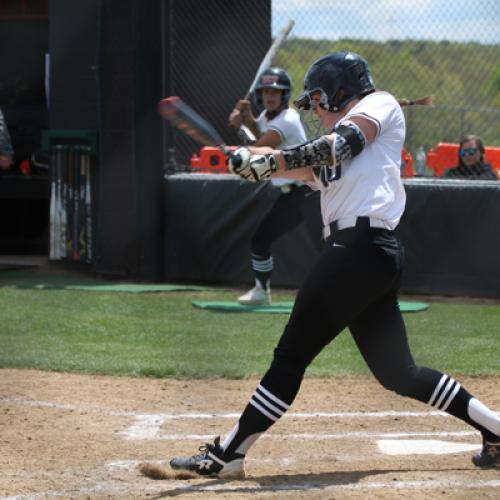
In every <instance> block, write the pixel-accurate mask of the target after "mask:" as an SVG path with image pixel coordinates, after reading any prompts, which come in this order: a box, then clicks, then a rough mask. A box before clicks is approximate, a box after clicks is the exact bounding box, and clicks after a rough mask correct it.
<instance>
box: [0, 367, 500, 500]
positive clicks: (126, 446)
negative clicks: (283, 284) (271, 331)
mask: <svg viewBox="0 0 500 500" xmlns="http://www.w3.org/2000/svg"><path fill="white" fill-rule="evenodd" d="M457 378H458V379H459V380H460V382H461V383H462V384H463V385H464V386H465V387H466V388H467V389H468V390H469V391H470V392H472V393H473V394H474V395H475V396H476V397H478V398H479V399H480V400H482V401H483V402H485V403H486V404H488V405H489V406H490V407H492V408H493V409H495V410H496V411H499V410H500V394H499V391H498V386H499V381H500V379H499V378H498V377H497V378H495V377H484V378H479V377H477V378H466V377H457ZM257 382H258V381H257V380H243V381H229V380H222V379H212V380H201V381H192V380H159V379H138V378H126V377H103V376H88V375H75V374H71V375H69V374H61V373H50V372H41V371H35V370H6V369H4V370H0V449H1V450H2V452H1V454H0V470H1V471H2V474H0V498H5V497H9V496H16V499H24V498H37V499H38V498H78V499H79V498H92V499H94V498H163V497H180V498H193V499H194V498H201V497H203V498H204V499H205V498H214V497H216V498H224V499H234V498H250V497H255V496H257V497H258V498H273V499H274V498H280V499H281V498H287V499H291V498H294V499H296V498H313V499H324V498H331V499H333V498H337V499H340V498H342V499H344V498H347V499H352V498H356V499H366V498H383V499H396V498H397V499H403V498H405V499H407V498H411V499H412V500H413V499H417V500H423V499H426V500H428V499H429V498H441V499H442V498H446V499H450V498H457V499H462V498H463V499H466V498H467V499H470V498H490V499H493V498H495V499H497V498H500V477H499V474H498V469H496V470H484V471H483V470H477V469H475V468H474V467H473V466H472V464H471V462H470V455H471V453H472V452H471V451H467V452H459V453H454V454H441V455H437V454H436V455H433V454H404V455H388V454H385V453H383V452H382V451H381V449H380V447H379V440H381V439H384V440H387V439H427V440H440V441H446V442H454V443H469V444H479V436H478V435H470V434H468V433H467V431H470V430H471V428H470V427H468V426H466V425H464V424H462V422H460V421H458V420H456V419H453V418H450V417H442V416H429V415H422V416H415V415H413V416H403V415H401V414H397V415H396V414H394V415H389V416H373V415H372V416H369V415H366V416H361V415H359V414H358V412H382V411H389V410H394V411H397V412H403V411H404V412H427V411H429V410H430V408H428V407H426V406H425V405H422V404H420V403H418V402H414V401H411V400H407V399H404V398H401V397H399V396H396V395H394V394H391V393H389V392H387V391H385V390H383V389H382V388H381V387H379V386H378V385H377V384H376V382H374V381H373V380H372V379H371V378H367V377H343V378H340V377H339V378H331V379H306V380H305V382H304V384H303V386H302V389H301V392H300V393H299V396H298V397H297V400H296V401H295V403H294V405H293V407H292V409H291V410H290V412H289V415H287V416H285V417H284V418H283V419H282V420H281V421H279V422H278V423H277V424H276V425H275V426H273V428H271V429H270V430H269V431H268V433H266V435H264V436H263V437H262V438H261V439H260V440H259V441H258V442H257V443H256V444H255V446H254V447H253V448H252V450H251V452H250V453H249V455H248V457H247V458H248V459H247V466H246V469H247V474H248V477H247V479H246V480H244V481H222V480H217V479H205V480H203V479H186V480H174V479H164V480H156V481H155V480H152V479H149V478H146V477H144V476H143V475H141V474H140V472H139V466H140V464H143V463H150V464H156V465H159V466H161V467H164V466H165V465H167V463H168V460H169V459H170V458H171V457H173V456H175V455H178V454H183V455H184V454H188V455H191V454H193V453H195V452H196V451H197V448H198V446H199V445H200V444H202V443H203V442H204V439H207V440H208V439H211V437H213V436H215V435H218V434H221V435H224V434H225V433H226V432H228V431H229V430H230V429H231V428H232V426H233V425H234V423H235V422H236V420H237V415H238V414H239V413H240V411H241V410H242V409H243V407H244V406H245V404H246V403H247V401H248V398H249V396H250V395H251V393H252V392H253V390H254V389H255V386H256V384H257ZM317 412H323V413H327V414H328V415H323V416H321V415H306V414H312V413H317ZM333 412H335V413H339V414H337V415H332V413H333ZM346 412H354V413H356V415H351V416H346V415H345V414H344V413H346ZM199 413H203V414H204V415H203V416H201V415H199ZM340 413H342V415H340ZM202 417H203V418H202ZM464 431H465V432H466V433H465V434H460V432H464ZM438 432H449V433H450V435H446V436H444V437H443V436H440V435H433V434H432V433H438ZM389 433H391V434H389ZM406 433H411V435H410V436H405V434H406ZM416 433H422V435H421V436H419V435H416Z"/></svg>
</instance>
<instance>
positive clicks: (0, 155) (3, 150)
mask: <svg viewBox="0 0 500 500" xmlns="http://www.w3.org/2000/svg"><path fill="white" fill-rule="evenodd" d="M13 157H14V150H13V149H12V142H11V140H10V134H9V130H8V129H7V124H6V123H5V119H4V117H3V113H2V110H1V109H0V170H8V169H9V168H11V167H12V163H13V162H12V158H13Z"/></svg>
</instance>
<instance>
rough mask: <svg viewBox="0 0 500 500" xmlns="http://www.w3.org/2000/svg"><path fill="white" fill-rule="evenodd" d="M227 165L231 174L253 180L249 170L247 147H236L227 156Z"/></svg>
mask: <svg viewBox="0 0 500 500" xmlns="http://www.w3.org/2000/svg"><path fill="white" fill-rule="evenodd" d="M227 166H228V167H229V171H230V172H232V173H233V174H236V175H239V176H240V177H243V179H247V180H249V181H254V177H253V174H252V171H251V170H250V151H249V150H248V148H238V149H236V150H235V151H234V153H231V154H230V155H229V157H228V162H227Z"/></svg>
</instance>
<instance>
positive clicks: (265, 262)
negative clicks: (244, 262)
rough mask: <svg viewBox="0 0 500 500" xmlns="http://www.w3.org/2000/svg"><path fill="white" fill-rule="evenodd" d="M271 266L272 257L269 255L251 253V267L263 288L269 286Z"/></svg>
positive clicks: (265, 288)
mask: <svg viewBox="0 0 500 500" xmlns="http://www.w3.org/2000/svg"><path fill="white" fill-rule="evenodd" d="M273 266H274V264H273V258H272V256H271V255H257V254H255V253H252V269H253V272H254V275H255V279H256V280H258V281H259V283H260V284H261V285H262V288H264V290H267V289H268V288H269V281H270V279H271V275H272V273H273Z"/></svg>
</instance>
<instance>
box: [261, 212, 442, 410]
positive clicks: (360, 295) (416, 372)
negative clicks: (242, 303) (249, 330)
mask: <svg viewBox="0 0 500 500" xmlns="http://www.w3.org/2000/svg"><path fill="white" fill-rule="evenodd" d="M402 265H403V249H402V246H401V244H400V242H399V240H398V239H397V238H396V236H395V235H394V233H393V232H392V231H389V230H386V229H379V228H372V227H370V225H369V221H368V219H367V218H358V224H357V225H356V227H354V228H348V229H344V230H341V231H336V232H334V234H333V235H332V236H331V237H330V238H329V239H328V240H327V242H326V243H325V248H324V250H323V253H322V254H321V256H320V257H319V259H318V261H317V262H316V264H315V266H314V267H313V269H312V271H311V272H310V274H309V276H308V277H307V278H306V280H305V282H304V284H303V285H302V286H301V288H300V290H299V292H298V294H297V298H296V300H295V305H294V308H293V311H292V314H291V316H290V320H289V322H288V324H287V326H286V328H285V331H284V333H283V335H282V337H281V339H280V341H279V343H278V346H277V347H276V349H275V352H274V359H273V364H272V366H271V369H270V371H269V372H268V374H269V377H268V376H267V374H266V376H265V377H264V379H263V384H264V385H265V386H266V387H267V388H268V389H269V390H270V391H271V392H273V391H274V389H276V390H277V391H278V392H279V394H280V395H281V397H282V398H283V399H284V401H286V402H288V403H291V401H292V400H293V399H294V397H295V395H296V393H297V391H298V389H299V386H300V383H301V380H302V377H303V374H304V372H305V370H306V368H307V366H308V365H309V364H310V363H311V361H312V360H313V359H314V358H315V357H316V356H317V355H318V354H319V353H320V352H321V350H322V349H323V348H324V347H325V346H326V345H327V344H329V343H330V342H331V341H332V340H333V339H335V337H337V335H339V334H340V333H341V332H342V330H344V328H346V327H347V328H349V330H350V332H351V334H352V336H353V338H354V341H355V342H356V345H357V347H358V349H359V351H360V352H361V354H362V356H363V358H364V359H365V361H366V363H367V365H368V366H369V368H370V370H371V371H372V373H373V374H374V376H375V377H376V378H377V380H378V381H379V382H380V383H381V384H382V385H383V386H384V387H385V388H387V389H390V390H393V391H395V392H397V393H398V394H401V395H405V396H410V397H413V398H416V399H419V400H421V401H424V402H427V401H428V399H429V397H430V394H431V393H432V390H434V388H435V386H436V384H437V382H438V381H439V378H440V377H441V374H440V373H439V372H437V371H434V370H430V369H427V368H425V369H423V368H421V367H418V366H417V365H416V364H415V362H414V360H413V357H412V355H411V352H410V348H409V345H408V340H407V336H406V329H405V325H404V321H403V318H402V314H401V311H400V310H399V305H398V289H399V286H400V281H401V274H402ZM278 373H281V374H282V376H283V378H284V379H286V383H283V382H284V379H283V378H282V377H280V376H277V374H278ZM280 379H281V380H280ZM276 384H277V385H279V387H274V386H275V385H276Z"/></svg>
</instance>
